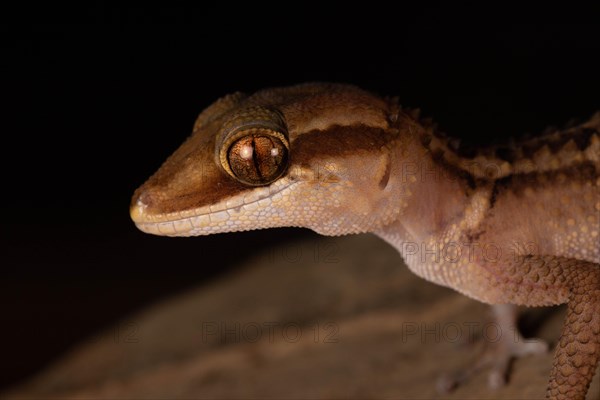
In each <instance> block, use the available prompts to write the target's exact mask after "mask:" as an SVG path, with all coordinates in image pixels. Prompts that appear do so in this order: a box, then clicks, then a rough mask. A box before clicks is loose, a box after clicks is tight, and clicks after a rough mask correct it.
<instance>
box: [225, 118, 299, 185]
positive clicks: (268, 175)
mask: <svg viewBox="0 0 600 400" xmlns="http://www.w3.org/2000/svg"><path fill="white" fill-rule="evenodd" d="M216 145H217V149H216V156H217V160H218V162H219V163H220V164H221V167H222V168H223V169H224V170H225V172H227V173H228V174H229V175H231V176H232V177H233V178H235V179H236V180H238V181H240V182H242V183H245V184H248V185H253V186H260V185H267V184H269V183H271V182H273V181H274V180H276V179H277V178H279V177H280V176H281V175H282V174H283V173H284V172H285V170H286V168H287V164H288V149H289V144H288V139H287V130H286V127H285V124H284V123H283V118H282V117H281V115H280V114H279V113H277V112H276V111H273V110H270V109H267V108H264V107H252V108H249V109H244V110H241V111H236V112H235V113H234V114H233V115H232V116H231V117H230V118H229V119H228V120H227V121H226V122H225V123H224V124H223V126H222V128H221V131H220V132H219V135H218V137H217V142H216Z"/></svg>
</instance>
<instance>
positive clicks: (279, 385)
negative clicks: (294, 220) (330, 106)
mask: <svg viewBox="0 0 600 400" xmlns="http://www.w3.org/2000/svg"><path fill="white" fill-rule="evenodd" d="M563 316H564V309H563V308H553V309H527V310H525V313H524V316H523V325H524V326H525V328H526V330H529V332H528V333H530V334H532V335H535V336H537V337H540V338H542V339H544V340H547V341H549V342H550V343H552V344H554V343H556V340H557V339H558V335H559V332H560V326H561V324H562V318H563ZM497 334H498V332H497V331H496V330H495V326H494V325H490V319H489V315H488V312H487V307H486V306H485V305H483V304H480V303H478V302H475V301H473V300H470V299H468V298H466V297H464V296H462V295H459V294H457V293H455V292H453V291H451V290H449V289H445V288H442V287H438V286H435V285H433V284H430V283H427V282H425V281H423V280H422V279H420V278H418V277H416V276H414V275H413V274H412V273H411V272H410V271H408V269H407V268H406V267H405V266H404V264H403V263H402V261H401V259H400V257H399V255H398V254H397V253H396V252H395V251H394V250H393V249H392V248H391V247H389V246H388V245H387V244H385V243H384V242H382V241H381V240H379V239H377V238H375V237H373V236H368V235H362V236H351V237H344V238H322V237H317V236H314V237H311V238H310V239H308V240H302V241H300V242H295V243H289V244H288V245H286V246H283V247H281V248H275V249H271V250H269V251H266V252H265V253H264V254H262V255H260V256H258V257H256V258H255V259H251V260H248V262H247V264H246V265H243V266H240V268H239V269H237V270H236V272H235V273H232V274H229V275H227V276H224V277H221V278H220V279H218V280H216V281H213V282H212V283H210V284H208V285H203V286H201V287H199V288H197V289H196V290H194V291H191V292H188V293H185V294H182V295H180V296H177V297H175V298H173V299H171V300H169V301H166V302H162V303H159V304H156V305H154V306H151V307H149V308H148V309H147V310H145V311H143V312H140V313H138V314H136V315H132V316H130V317H129V318H126V319H124V320H123V321H122V323H120V324H119V325H118V326H115V327H113V328H112V329H109V330H108V331H106V332H104V333H101V334H99V335H98V336H97V337H95V338H92V339H90V340H89V341H87V342H86V343H82V344H80V345H78V346H76V347H75V348H74V349H73V350H72V351H71V352H70V353H69V354H67V355H65V356H64V357H63V359H62V360H60V361H59V362H57V363H55V365H53V366H52V367H50V368H49V369H47V370H46V371H45V372H43V373H42V374H40V375H39V376H37V377H36V378H34V379H32V380H31V381H30V382H28V383H26V384H25V385H22V386H20V387H16V388H13V389H12V390H11V391H9V392H7V393H4V394H2V395H0V397H2V398H11V399H25V398H36V399H43V398H61V399H66V398H78V399H85V398H90V399H91V398H94V399H98V398H102V399H113V398H114V399H117V398H119V399H123V398H137V399H145V398H194V399H200V398H211V399H214V398H228V399H230V398H282V399H297V398H303V399H317V398H374V397H377V398H395V399H400V398H410V399H432V398H436V399H437V398H439V399H441V398H449V399H467V398H477V399H487V398H489V399H492V398H504V399H538V398H543V397H544V394H545V387H546V382H547V378H548V374H549V371H550V367H551V361H552V355H551V354H546V355H543V356H531V357H528V358H524V359H521V360H517V361H516V362H515V363H514V365H513V368H512V374H511V376H510V383H509V385H507V386H505V387H503V388H500V389H498V390H495V391H492V390H490V389H489V388H488V386H487V374H486V373H485V372H482V373H480V374H477V375H475V376H474V377H473V378H472V379H471V380H470V381H469V382H468V383H467V384H465V385H463V386H461V387H459V388H457V389H456V390H455V391H454V392H452V393H450V394H445V395H440V394H438V393H437V392H436V389H435V385H436V381H437V380H438V378H439V377H440V375H441V374H442V373H444V372H451V371H458V370H460V369H461V367H464V366H466V365H469V363H470V362H472V360H473V359H474V357H475V356H476V353H477V350H478V349H480V348H481V345H482V343H483V342H484V341H485V340H481V338H488V340H493V338H494V337H495V335H497ZM478 339H479V340H478ZM599 381H600V377H599V375H598V372H597V373H596V376H595V381H594V383H593V385H592V388H591V390H590V393H589V395H588V398H589V399H597V398H600V384H599V383H600V382H599Z"/></svg>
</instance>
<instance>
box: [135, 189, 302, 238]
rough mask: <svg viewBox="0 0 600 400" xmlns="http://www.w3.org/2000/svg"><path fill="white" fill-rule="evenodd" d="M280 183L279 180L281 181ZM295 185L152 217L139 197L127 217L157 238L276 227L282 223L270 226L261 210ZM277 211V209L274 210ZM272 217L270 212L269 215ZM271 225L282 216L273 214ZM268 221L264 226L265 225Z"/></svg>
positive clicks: (257, 190) (284, 194)
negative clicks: (259, 221)
mask: <svg viewBox="0 0 600 400" xmlns="http://www.w3.org/2000/svg"><path fill="white" fill-rule="evenodd" d="M280 182H281V181H280ZM296 183H298V182H289V181H288V182H285V183H284V182H281V184H279V185H277V184H272V185H271V186H270V187H260V188H254V189H253V190H251V191H249V192H248V193H245V194H238V195H236V196H233V197H231V198H229V199H226V200H223V201H221V202H218V203H216V204H213V205H210V206H203V207H199V208H194V209H189V210H183V211H179V212H173V213H167V214H155V213H152V212H150V211H149V207H148V205H147V204H146V203H144V201H143V196H139V197H138V199H137V200H136V201H134V202H133V204H132V205H131V208H130V216H131V219H132V220H133V222H134V223H135V225H136V227H137V228H138V229H139V230H141V231H143V232H146V233H150V234H153V235H158V236H200V235H210V234H214V233H221V232H237V231H248V230H254V229H258V228H259V226H258V225H260V228H262V227H264V228H268V227H276V226H281V225H283V224H280V225H279V224H269V223H268V221H264V220H262V219H261V222H262V223H261V224H258V223H257V221H258V219H259V218H264V214H265V213H264V210H265V209H266V208H268V207H273V206H274V205H276V203H278V202H279V201H281V200H282V199H284V197H288V195H287V193H288V192H289V190H290V188H291V187H292V186H294V185H295V184H296ZM274 208H278V209H280V207H274ZM271 214H273V213H271ZM274 216H275V217H276V218H272V217H273V216H271V219H272V220H273V222H274V223H275V222H277V221H279V220H281V221H283V220H284V218H283V217H284V216H282V215H277V214H276V215H274ZM265 222H267V226H265Z"/></svg>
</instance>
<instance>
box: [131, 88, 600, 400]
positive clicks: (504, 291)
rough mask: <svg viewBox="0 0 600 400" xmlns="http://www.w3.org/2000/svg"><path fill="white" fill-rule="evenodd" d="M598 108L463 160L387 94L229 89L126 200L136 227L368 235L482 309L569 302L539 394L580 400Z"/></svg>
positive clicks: (596, 308)
mask: <svg viewBox="0 0 600 400" xmlns="http://www.w3.org/2000/svg"><path fill="white" fill-rule="evenodd" d="M599 130H600V113H598V114H596V115H595V116H594V117H592V118H591V119H590V120H589V121H588V122H586V123H584V124H582V125H579V126H577V127H573V128H570V129H566V130H564V131H556V132H551V133H548V134H546V135H544V136H541V137H539V138H534V139H530V140H527V141H522V142H519V143H517V144H513V145H511V146H506V147H494V148H488V149H480V150H478V151H476V152H468V151H466V150H465V149H461V148H460V146H457V145H456V144H455V142H454V141H453V140H451V139H450V138H447V137H445V136H443V135H441V134H439V133H438V132H437V131H436V129H435V128H434V127H433V126H431V124H428V123H426V122H423V121H420V120H419V119H418V117H417V115H416V114H415V113H414V112H410V111H406V110H403V109H402V108H401V107H400V106H399V105H398V104H397V102H396V101H395V100H393V99H382V98H379V97H377V96H374V95H372V94H370V93H367V92H365V91H362V90H360V89H358V88H355V87H353V86H347V85H336V84H308V85H299V86H294V87H289V88H278V89H268V90H263V91H260V92H257V93H256V94H254V95H252V96H245V95H242V94H239V93H237V94H234V95H230V96H227V97H225V98H223V99H221V100H219V101H217V102H215V103H214V104H213V105H211V106H210V107H208V108H207V109H206V110H205V111H203V112H202V114H201V115H200V116H199V117H198V120H197V122H196V124H195V126H194V131H193V134H192V136H191V137H190V138H189V139H188V140H187V141H186V142H185V143H184V144H183V145H182V146H181V147H180V148H179V149H178V150H177V151H176V152H175V153H174V154H173V155H172V156H171V157H169V159H168V160H167V161H166V162H165V163H164V164H163V166H162V167H161V168H160V169H159V171H158V172H157V173H156V174H155V175H153V176H152V177H151V178H150V179H149V180H148V181H147V182H146V183H145V184H144V185H143V186H142V187H141V188H139V189H138V190H137V191H136V193H135V195H134V198H133V200H132V206H131V216H132V218H133V220H134V221H135V223H136V225H137V226H138V227H139V228H140V229H141V230H143V231H146V232H149V233H153V234H160V235H169V236H191V235H206V234H212V233H219V232H231V231H239V230H250V229H260V228H270V227H281V226H302V227H307V228H311V229H313V230H315V231H316V232H318V233H321V234H324V235H342V234H349V233H361V232H373V233H375V234H377V235H379V236H381V237H382V238H384V239H385V240H386V241H388V242H389V243H390V244H392V245H393V246H394V247H396V248H397V249H398V251H399V252H400V253H401V254H402V255H403V257H404V259H405V261H406V263H407V265H408V266H409V268H410V269H411V270H413V271H414V272H415V273H416V274H418V275H419V276H422V277H424V278H425V279H428V280H430V281H433V282H436V283H438V284H441V285H444V286H448V287H451V288H454V289H456V290H458V291H460V292H462V293H464V294H465V295H468V296H471V297H473V298H475V299H478V300H480V301H484V302H488V303H491V304H506V303H511V304H521V305H527V306H542V305H555V304H562V303H568V315H567V319H566V321H565V325H564V329H563V333H562V336H561V339H560V343H559V345H558V346H557V349H556V355H555V358H554V367H553V369H552V374H551V376H550V383H549V387H548V392H547V396H548V397H549V398H553V399H561V398H565V399H566V398H570V399H574V398H575V399H577V398H584V397H585V393H586V391H587V389H588V387H589V384H590V381H591V379H592V377H593V374H594V372H595V369H596V366H597V365H598V359H599V357H600V249H599V246H598V235H599V232H600V215H599V214H600V192H599V190H600V134H599Z"/></svg>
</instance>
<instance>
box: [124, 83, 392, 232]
mask: <svg viewBox="0 0 600 400" xmlns="http://www.w3.org/2000/svg"><path fill="white" fill-rule="evenodd" d="M394 112H397V106H396V104H395V103H394V102H391V101H387V100H384V99H381V98H379V97H377V96H374V95H371V94H370V93H368V92H365V91H363V90H360V89H358V88H356V87H353V86H349V85H339V84H305V85H298V86H293V87H287V88H277V89H268V90H263V91H260V92H257V93H255V94H254V95H251V96H246V95H243V94H241V93H235V94H232V95H228V96H225V97H223V98H221V99H219V100H217V101H216V102H215V103H213V104H212V105H211V106H209V107H208V108H207V109H205V110H204V111H203V112H202V113H201V114H200V115H199V117H198V119H197V121H196V123H195V125H194V129H193V133H192V135H191V136H190V137H189V138H188V139H187V140H186V141H185V142H184V143H183V144H182V145H181V146H180V147H179V149H177V150H176V151H175V152H174V153H173V154H172V155H171V156H170V157H169V158H168V159H167V160H166V161H165V163H164V164H163V165H162V166H161V167H160V169H159V170H158V171H157V172H156V173H155V174H154V175H153V176H152V177H150V179H148V181H147V182H146V183H144V185H142V186H141V187H140V188H139V189H137V190H136V192H135V194H134V196H133V199H132V202H131V208H130V213H131V218H132V219H133V221H134V222H135V224H136V225H137V227H138V228H139V229H141V230H142V231H145V232H148V233H152V234H157V235H165V236H196V235H207V234H212V233H219V232H233V231H244V230H251V229H261V228H272V227H285V226H296V227H306V228H310V229H313V230H315V231H317V232H319V233H321V234H326V235H340V234H347V233H358V232H366V231H369V230H372V229H373V228H374V227H377V226H381V225H384V224H386V223H387V222H389V221H391V220H392V219H393V218H395V216H396V215H397V214H398V212H399V210H398V208H397V205H394V204H393V203H397V202H392V201H389V199H391V198H392V197H393V196H394V193H392V191H393V190H394V189H393V188H392V186H393V185H389V182H390V171H391V165H392V161H393V153H392V147H393V143H394V141H395V139H396V138H397V136H398V135H397V129H395V128H394V127H393V126H391V125H392V121H394V120H395V119H394V118H393V117H391V116H392V114H393V113H394Z"/></svg>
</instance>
